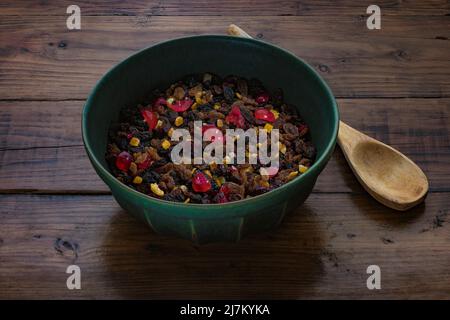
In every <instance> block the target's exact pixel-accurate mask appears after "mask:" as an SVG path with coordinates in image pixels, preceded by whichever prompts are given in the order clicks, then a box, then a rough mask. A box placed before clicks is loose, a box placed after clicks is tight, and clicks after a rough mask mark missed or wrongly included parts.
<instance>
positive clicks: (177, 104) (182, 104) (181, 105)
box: [167, 98, 193, 112]
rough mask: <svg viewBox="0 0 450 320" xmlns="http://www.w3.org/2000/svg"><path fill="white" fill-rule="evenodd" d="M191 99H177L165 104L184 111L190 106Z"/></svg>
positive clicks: (177, 110)
mask: <svg viewBox="0 0 450 320" xmlns="http://www.w3.org/2000/svg"><path fill="white" fill-rule="evenodd" d="M192 103H193V101H192V100H191V99H189V98H186V99H183V100H177V101H174V102H172V103H167V106H168V107H169V108H170V109H172V110H173V111H176V112H184V111H186V110H187V109H189V108H190V107H191V106H192Z"/></svg>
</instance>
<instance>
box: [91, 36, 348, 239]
mask: <svg viewBox="0 0 450 320" xmlns="http://www.w3.org/2000/svg"><path fill="white" fill-rule="evenodd" d="M201 72H213V73H216V74H219V75H222V76H225V75H228V74H236V75H240V76H244V77H248V78H252V77H254V78H257V79H259V80H261V81H262V82H263V83H264V84H265V85H266V86H267V87H268V89H269V90H271V91H272V90H274V89H276V88H283V90H284V93H285V100H286V101H287V102H289V103H292V104H294V105H296V106H297V107H298V111H299V112H300V114H301V115H302V117H303V118H304V119H305V121H306V123H307V124H308V125H309V126H310V130H311V135H312V140H313V143H314V144H315V146H316V147H317V151H318V156H317V160H316V162H315V163H314V165H313V166H311V168H310V169H309V170H308V171H307V172H306V173H304V174H302V175H301V176H300V177H298V178H296V179H294V180H292V181H291V182H289V183H287V184H285V185H283V186H282V187H280V188H278V189H275V190H273V191H271V192H268V193H266V194H264V195H260V196H257V197H253V198H248V199H244V200H241V201H237V202H231V203H227V204H210V205H202V204H184V203H176V202H169V201H164V200H158V199H155V198H152V197H149V196H146V195H144V194H142V193H138V192H137V191H135V190H133V189H131V188H129V187H127V186H126V185H124V184H122V183H121V182H119V181H118V180H117V179H116V178H115V177H114V176H113V175H112V174H111V173H110V172H109V170H108V166H107V164H106V161H105V159H104V158H105V150H106V144H107V132H108V127H109V126H110V124H111V122H113V121H117V119H118V115H119V110H120V108H121V107H123V106H124V105H135V104H138V103H139V102H141V101H142V98H143V97H144V96H145V95H146V94H148V92H149V91H150V90H151V89H153V88H155V87H159V86H168V85H170V84H171V83H173V82H175V81H177V80H178V79H180V78H183V77H184V76H185V75H188V74H192V73H201ZM338 122H339V115H338V108H337V105H336V102H335V100H334V97H333V95H332V93H331V91H330V89H329V88H328V86H327V85H326V84H325V82H324V81H323V80H322V78H321V77H320V76H319V75H318V74H317V73H316V72H315V71H314V69H313V68H311V67H310V66H309V65H308V64H306V63H305V62H303V61H302V60H300V59H299V58H297V57H296V56H294V55H292V54H291V53H289V52H287V51H285V50H283V49H280V48H278V47H276V46H273V45H270V44H267V43H265V42H261V41H257V40H253V39H244V38H238V37H230V36H217V35H205V36H194V37H187V38H180V39H175V40H170V41H166V42H163V43H159V44H157V45H154V46H152V47H150V48H147V49H144V50H142V51H140V52H138V53H136V54H134V55H132V56H131V57H129V58H127V59H125V60H124V61H122V62H121V63H119V64H118V65H117V66H115V67H114V68H113V69H112V70H110V71H109V72H108V73H107V74H106V75H105V76H104V77H103V78H102V79H101V80H100V81H99V82H98V84H97V85H96V86H95V88H94V90H93V91H92V93H91V94H90V96H89V98H88V100H87V102H86V105H85V107H84V110H83V119H82V130H83V141H84V145H85V147H86V151H87V154H88V156H89V159H90V160H91V162H92V165H93V166H94V168H95V170H96V171H97V173H98V175H99V176H100V177H101V178H102V179H103V181H104V182H105V183H106V184H107V185H108V186H109V188H110V189H111V191H112V193H113V195H114V197H115V199H116V200H117V202H118V203H119V204H120V206H121V207H122V208H124V209H125V210H126V211H128V212H129V213H131V214H133V215H134V216H136V217H138V218H139V219H141V220H143V221H146V222H147V223H148V224H149V225H150V227H151V228H152V229H153V230H155V231H156V232H158V233H161V234H164V235H175V236H179V237H183V238H187V239H192V240H193V241H195V242H199V243H205V242H211V241H237V240H239V239H240V238H242V237H243V236H245V235H247V234H250V233H254V232H259V231H263V230H268V229H270V228H273V227H275V226H277V225H278V224H279V223H280V222H281V220H282V219H283V217H284V215H285V214H286V213H287V212H289V211H291V210H292V209H294V208H296V207H297V206H299V205H300V204H301V203H303V202H304V201H305V200H306V198H307V197H308V195H309V194H310V193H311V190H312V188H313V187H314V184H315V182H316V179H317V176H318V175H319V173H320V172H321V171H322V170H323V168H324V167H325V165H326V163H327V162H328V160H329V158H330V156H331V153H332V151H333V149H334V146H335V144H336V136H337V131H338ZM298 213H300V214H301V211H298Z"/></svg>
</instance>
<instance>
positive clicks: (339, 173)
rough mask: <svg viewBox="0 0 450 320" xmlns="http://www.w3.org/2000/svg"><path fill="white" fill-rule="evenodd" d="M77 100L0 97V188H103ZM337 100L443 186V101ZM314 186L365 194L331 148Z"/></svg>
mask: <svg viewBox="0 0 450 320" xmlns="http://www.w3.org/2000/svg"><path fill="white" fill-rule="evenodd" d="M83 104H84V102H83V101H45V102H43V101H25V102H24V101H13V102H12V101H3V102H0V137H2V139H1V140H0V141H1V143H0V181H2V183H1V184H0V192H19V191H26V192H45V193H49V192H52V193H63V192H71V193H93V192H102V193H104V192H108V189H107V187H106V186H105V185H104V184H103V182H102V181H101V180H100V179H99V178H98V177H97V175H96V174H95V172H94V171H93V169H92V167H91V165H90V163H89V161H88V159H87V156H86V152H85V150H84V147H83V146H82V141H81V131H80V130H81V129H80V122H81V119H80V116H81V109H82V106H83ZM338 104H339V107H340V111H341V118H342V120H344V121H346V122H347V123H348V124H349V125H352V126H353V127H355V128H357V129H358V130H361V131H362V132H364V133H366V134H368V135H371V136H372V137H374V138H376V139H378V140H380V141H383V142H385V143H387V144H390V145H392V146H393V147H395V148H397V149H398V150H400V151H401V152H403V153H404V154H406V155H407V156H408V157H410V158H411V159H413V160H414V161H415V162H416V163H418V165H419V166H420V167H421V168H422V169H423V170H424V172H425V173H426V174H427V176H428V178H429V180H430V190H432V191H450V138H449V137H450V99H338ZM56 173H58V174H56ZM315 191H316V192H353V193H363V192H364V191H363V190H362V189H361V187H360V186H359V184H358V182H357V181H356V180H355V178H354V176H353V174H352V172H351V170H350V169H349V167H348V165H347V163H346V161H345V159H344V157H343V155H342V153H341V152H340V150H339V149H338V148H337V150H336V151H335V153H334V155H333V158H332V160H331V161H330V163H329V164H328V166H327V167H326V168H325V170H324V172H323V173H322V174H321V175H320V176H319V179H318V183H317V185H316V187H315Z"/></svg>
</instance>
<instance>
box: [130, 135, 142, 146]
mask: <svg viewBox="0 0 450 320" xmlns="http://www.w3.org/2000/svg"><path fill="white" fill-rule="evenodd" d="M140 143H141V140H139V138H136V137H133V138H131V139H130V146H132V147H138V146H139V144H140Z"/></svg>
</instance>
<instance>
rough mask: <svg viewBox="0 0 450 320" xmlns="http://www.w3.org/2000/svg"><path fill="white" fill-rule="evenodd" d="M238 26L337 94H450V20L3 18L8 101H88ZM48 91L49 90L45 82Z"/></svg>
mask: <svg viewBox="0 0 450 320" xmlns="http://www.w3.org/2000/svg"><path fill="white" fill-rule="evenodd" d="M231 22H235V23H237V24H240V25H241V26H242V27H243V28H245V29H246V30H248V32H249V33H250V34H252V35H255V36H258V37H260V38H261V39H263V40H266V41H268V42H271V43H275V44H277V45H279V46H281V47H284V48H286V49H288V50H290V51H292V52H293V53H295V54H297V55H298V56H300V57H302V58H304V59H305V60H306V61H307V62H309V63H310V64H311V65H312V66H313V67H315V68H316V69H317V70H318V71H319V72H320V73H321V75H322V76H323V77H324V78H325V79H326V80H327V82H328V83H329V85H330V86H331V88H332V89H333V91H334V93H335V95H336V96H338V97H449V94H450V79H449V77H448V70H449V68H450V59H449V56H450V55H449V52H450V42H449V41H445V40H442V39H448V38H449V37H450V34H449V30H450V20H449V19H448V17H446V16H426V17H420V16H395V17H393V16H387V17H385V18H383V27H382V29H381V30H377V31H370V30H368V29H367V28H366V25H365V20H364V19H360V18H354V17H351V16H333V15H330V16H321V17H320V19H319V18H317V17H313V16H304V17H288V16H283V17H236V18H230V17H167V16H165V17H164V16H152V17H141V16H136V17H128V16H121V17H100V16H94V17H92V16H91V17H85V18H84V19H83V27H82V30H81V31H68V30H66V29H65V20H64V18H63V17H56V16H52V17H39V16H30V17H28V16H4V17H2V19H1V21H0V26H1V28H0V39H1V40H0V48H1V50H0V97H1V99H4V100H5V99H22V100H23V99H41V100H61V99H64V100H67V99H85V98H86V96H87V95H88V93H89V92H90V90H91V89H92V87H93V86H94V84H95V82H96V81H97V80H98V79H99V78H100V77H101V75H102V74H104V73H105V72H106V71H107V70H108V69H109V68H111V67H112V66H113V65H114V64H116V63H117V62H119V61H120V60H122V59H124V58H126V57H127V56H129V55H130V54H132V53H133V52H136V51H137V50H139V49H141V48H143V47H146V46H149V45H151V44H154V43H156V42H159V41H163V40H165V39H170V38H174V37H180V36H187V35H194V34H204V33H218V34H223V33H224V31H225V28H226V26H227V25H228V24H229V23H231ZM43 84H45V85H43Z"/></svg>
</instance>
